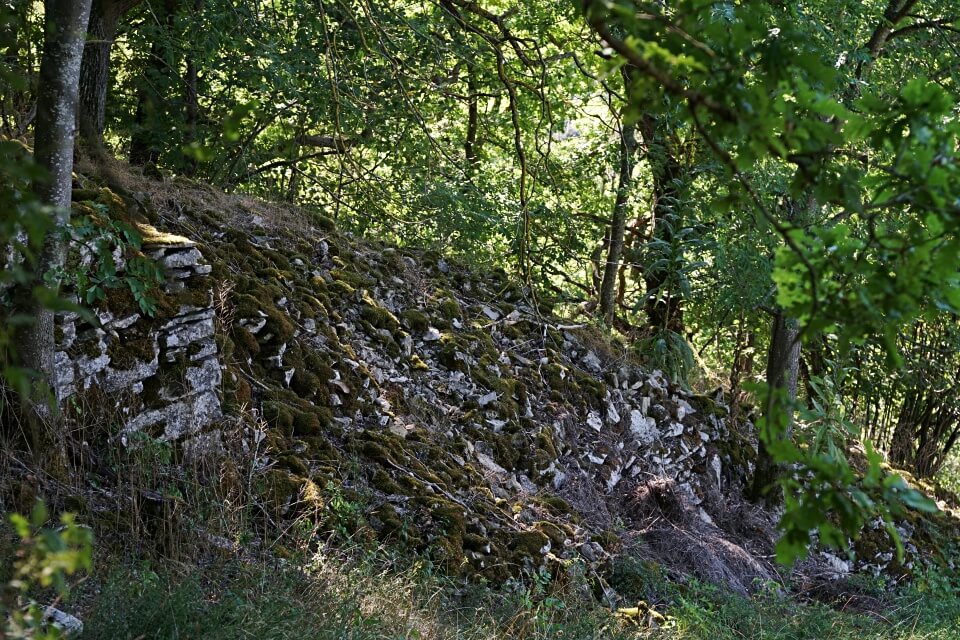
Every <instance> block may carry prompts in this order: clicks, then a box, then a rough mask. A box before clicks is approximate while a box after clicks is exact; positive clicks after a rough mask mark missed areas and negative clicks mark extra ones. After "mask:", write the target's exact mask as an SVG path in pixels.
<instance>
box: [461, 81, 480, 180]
mask: <svg viewBox="0 0 960 640" xmlns="http://www.w3.org/2000/svg"><path fill="white" fill-rule="evenodd" d="M477 87H478V84H477V71H476V67H475V66H474V65H469V66H468V67H467V136H466V139H465V140H464V142H463V155H464V159H465V160H466V163H467V177H469V178H473V175H474V172H475V171H476V168H477V129H478V128H479V125H480V109H479V97H478V96H477V91H478V88H477Z"/></svg>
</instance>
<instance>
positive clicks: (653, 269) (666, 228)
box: [641, 115, 684, 336]
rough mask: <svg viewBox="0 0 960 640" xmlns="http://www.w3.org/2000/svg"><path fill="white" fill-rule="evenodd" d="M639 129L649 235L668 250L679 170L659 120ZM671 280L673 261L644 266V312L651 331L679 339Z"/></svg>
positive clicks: (679, 315)
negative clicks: (649, 193)
mask: <svg viewBox="0 0 960 640" xmlns="http://www.w3.org/2000/svg"><path fill="white" fill-rule="evenodd" d="M641 126H642V129H641V132H642V134H643V139H644V144H645V145H646V148H647V162H648V163H649V165H650V173H651V177H652V178H653V207H652V209H651V211H652V215H651V225H652V227H653V228H652V234H651V235H652V237H653V240H654V241H655V242H657V243H658V244H659V245H660V246H669V245H672V244H673V241H674V236H675V233H676V230H677V226H678V223H679V218H680V216H679V212H678V210H677V209H678V205H679V203H680V184H681V179H682V177H683V167H682V166H681V164H680V160H679V158H678V157H677V155H676V153H675V150H674V149H673V148H671V145H670V141H669V139H668V133H669V132H668V130H667V128H666V126H665V123H664V122H663V118H662V116H661V117H656V116H651V115H646V116H644V117H643V119H642V120H641ZM675 280H676V273H675V271H674V261H673V260H655V261H653V264H650V265H644V268H643V281H644V285H645V288H646V298H645V300H644V311H645V312H646V314H647V321H648V323H649V325H650V327H651V328H652V329H653V330H654V331H656V332H660V331H666V330H669V331H673V332H674V333H676V334H677V335H681V336H682V335H683V334H684V322H683V297H682V296H681V295H680V292H679V291H677V290H676V289H677V288H676V287H675V286H673V285H674V281H675Z"/></svg>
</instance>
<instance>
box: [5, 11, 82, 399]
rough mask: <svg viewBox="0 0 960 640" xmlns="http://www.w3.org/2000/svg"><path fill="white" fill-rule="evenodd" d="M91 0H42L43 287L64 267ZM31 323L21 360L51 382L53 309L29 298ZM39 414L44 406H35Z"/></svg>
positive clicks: (38, 151) (38, 150)
mask: <svg viewBox="0 0 960 640" xmlns="http://www.w3.org/2000/svg"><path fill="white" fill-rule="evenodd" d="M90 3H91V0H46V2H44V11H45V15H46V24H45V29H44V31H45V33H44V45H43V57H42V59H41V62H40V83H39V86H38V89H37V94H38V95H37V124H36V130H35V136H34V159H35V160H36V163H37V164H38V165H39V166H40V167H42V168H43V169H44V170H45V171H46V172H47V176H46V179H44V180H42V181H38V182H37V183H36V184H35V185H34V192H35V193H36V195H37V197H38V198H39V199H40V201H41V202H43V203H44V204H47V205H49V206H50V207H52V210H53V212H54V214H53V215H54V216H55V218H54V226H55V228H54V229H53V230H52V231H51V232H50V233H48V234H47V237H46V241H45V242H44V246H43V250H42V251H41V253H40V258H39V262H38V264H37V276H36V280H35V282H34V286H42V284H43V275H44V274H45V273H47V272H48V271H50V270H55V269H58V268H60V267H62V266H63V264H64V262H65V259H66V250H67V247H66V242H65V240H64V238H63V234H61V233H59V230H60V229H62V228H63V227H65V226H66V225H67V224H68V223H69V221H70V195H71V188H72V173H73V142H74V129H75V127H76V115H77V103H78V101H79V96H78V93H79V82H80V60H81V58H82V56H83V45H84V36H85V34H86V29H87V21H88V19H89V15H90ZM23 303H24V304H25V305H27V306H29V307H30V313H31V315H32V316H33V318H34V323H33V324H32V325H31V326H30V327H29V328H28V329H26V330H25V332H24V335H23V339H22V340H21V342H20V347H21V357H22V358H23V364H24V366H26V367H27V368H29V369H32V370H34V371H37V372H39V373H40V374H42V375H43V376H44V378H45V380H46V382H48V383H53V382H54V375H55V372H54V360H53V354H54V350H55V348H56V344H55V340H54V331H53V317H54V314H53V311H52V310H51V309H48V308H46V307H45V306H44V305H41V304H39V303H38V302H37V301H36V300H35V299H33V298H32V297H31V299H30V300H29V301H24V302H23ZM37 408H38V412H43V411H44V409H43V408H40V407H39V405H37Z"/></svg>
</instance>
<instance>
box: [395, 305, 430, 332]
mask: <svg viewBox="0 0 960 640" xmlns="http://www.w3.org/2000/svg"><path fill="white" fill-rule="evenodd" d="M400 319H401V320H403V324H404V325H405V326H406V327H407V328H408V329H410V330H411V331H419V332H424V331H426V330H427V329H428V328H430V320H429V319H428V318H427V316H426V315H425V314H424V313H422V312H420V311H418V310H416V309H406V310H405V311H403V312H401V313H400Z"/></svg>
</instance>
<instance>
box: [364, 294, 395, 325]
mask: <svg viewBox="0 0 960 640" xmlns="http://www.w3.org/2000/svg"><path fill="white" fill-rule="evenodd" d="M360 317H361V318H363V319H364V320H366V321H367V322H369V323H370V324H371V325H373V326H374V327H376V328H377V329H386V330H387V331H390V332H393V331H397V330H399V329H400V321H399V320H397V317H396V316H395V315H393V314H392V313H391V312H390V311H389V310H388V309H385V308H383V307H382V306H380V305H379V304H377V302H376V301H375V300H373V299H372V298H371V297H370V296H367V295H364V296H363V306H362V307H360Z"/></svg>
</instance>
